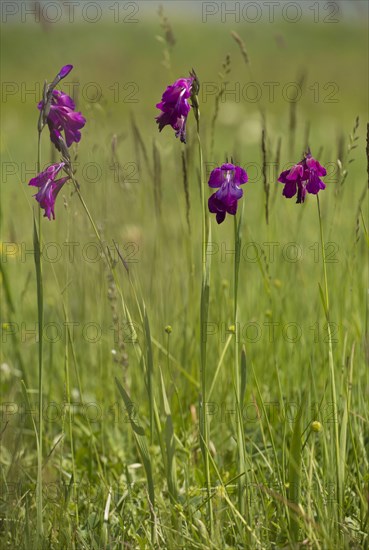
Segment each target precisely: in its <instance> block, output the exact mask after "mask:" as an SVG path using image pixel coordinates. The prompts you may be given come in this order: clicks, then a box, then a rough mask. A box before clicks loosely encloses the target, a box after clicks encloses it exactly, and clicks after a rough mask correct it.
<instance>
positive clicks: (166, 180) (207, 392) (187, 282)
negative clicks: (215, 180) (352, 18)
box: [0, 22, 369, 550]
mask: <svg viewBox="0 0 369 550" xmlns="http://www.w3.org/2000/svg"><path fill="white" fill-rule="evenodd" d="M127 27H128V28H124V34H122V31H121V29H118V28H116V27H114V28H113V27H108V26H106V27H105V26H103V25H101V26H100V27H99V35H100V37H101V42H100V40H99V42H98V41H96V37H95V35H94V32H93V29H91V27H88V26H81V27H80V28H78V30H76V28H74V29H73V31H72V30H71V29H69V28H68V27H65V26H64V27H63V26H60V27H55V28H54V29H53V30H52V31H50V32H49V33H44V32H43V31H42V30H41V29H40V28H39V27H37V26H25V25H23V26H22V27H21V28H20V27H17V26H14V27H9V28H5V29H4V32H3V36H2V44H3V45H4V46H5V47H6V51H7V52H8V54H7V57H6V58H4V62H3V64H2V65H3V79H4V80H6V81H9V82H13V81H14V82H16V83H18V84H19V85H20V84H21V83H22V82H25V83H26V84H27V85H28V86H30V87H31V86H32V83H34V82H37V83H41V84H40V85H41V88H42V82H43V80H44V79H45V78H47V79H51V78H52V77H53V75H54V73H55V69H59V67H60V66H61V65H63V64H64V63H69V62H72V63H73V64H74V66H75V69H74V73H73V74H74V75H75V78H77V77H78V79H79V80H80V83H81V85H82V86H83V85H86V83H89V82H90V83H91V82H94V83H98V84H99V85H100V86H101V88H102V91H103V95H102V97H101V98H100V99H99V101H96V102H95V101H89V100H88V98H86V95H83V94H80V96H79V98H78V108H79V109H80V110H81V111H82V112H83V114H84V115H85V116H86V118H87V121H88V122H87V124H86V127H85V128H84V129H83V139H82V141H81V143H80V145H79V146H78V148H72V158H74V161H75V162H74V166H75V169H76V180H77V181H78V183H79V184H80V187H79V188H78V187H77V186H73V185H72V184H68V185H67V186H65V187H64V188H63V191H62V193H61V194H60V196H59V198H58V201H57V205H56V221H55V222H49V221H48V220H45V219H42V220H41V223H40V226H41V227H42V235H41V239H40V233H39V232H38V231H37V227H38V226H37V223H35V230H34V222H33V213H34V216H35V217H36V221H37V216H38V212H37V209H36V204H35V201H34V199H32V196H31V195H32V193H31V190H30V189H29V188H28V187H27V185H26V184H27V182H28V180H29V179H30V178H31V177H33V176H34V175H35V173H36V171H37V110H36V108H35V104H36V102H37V100H38V99H39V98H37V99H35V98H34V97H33V95H32V93H31V94H30V95H28V96H25V101H22V98H21V96H20V94H14V95H10V96H9V97H8V98H7V100H6V102H5V101H4V103H3V105H2V107H3V111H4V117H3V128H2V143H1V151H2V156H3V163H2V166H3V185H2V197H1V198H2V201H1V241H2V265H1V289H2V319H1V322H2V349H1V364H2V366H1V369H2V376H1V388H2V413H3V414H2V428H1V474H2V479H1V485H2V501H1V533H0V536H1V545H2V547H4V548H15V547H19V548H25V549H29V548H89V549H91V548H111V549H113V548H186V549H187V548H194V549H195V548H198V549H202V548H203V549H205V548H299V547H301V548H303V547H305V546H308V547H311V548H317V549H327V550H331V549H334V548H351V549H352V548H368V544H369V543H368V536H367V531H368V523H369V521H368V494H369V489H368V460H369V438H368V422H369V415H368V407H367V405H365V403H367V400H368V387H369V386H368V368H367V360H368V293H367V292H368V248H369V246H368V245H369V236H368V223H367V217H368V203H367V185H368V181H367V174H366V166H367V156H366V152H365V147H366V132H367V129H366V120H365V112H366V111H365V109H366V103H365V101H366V98H367V88H366V87H365V86H364V85H363V81H362V75H363V74H365V71H366V70H367V68H366V67H365V58H364V56H363V55H362V52H363V51H364V47H365V28H364V27H362V26H360V25H358V26H356V27H355V26H354V25H349V24H348V23H345V24H344V23H342V24H340V25H338V26H335V25H333V26H332V27H331V28H327V27H325V28H324V32H323V30H322V28H320V27H319V26H318V25H317V26H313V25H312V26H310V27H309V26H306V27H301V26H297V25H290V26H288V25H283V24H281V25H280V26H279V27H278V29H277V30H278V32H279V33H281V34H282V35H283V36H284V38H285V41H286V45H285V47H281V48H277V47H276V42H275V37H273V35H272V34H271V33H269V32H268V27H267V26H265V27H262V26H261V27H258V29H256V28H253V27H250V29H249V31H248V33H247V37H246V36H245V32H242V29H238V28H237V32H238V33H239V35H240V36H242V38H243V39H244V40H245V43H246V49H247V54H248V55H249V57H250V61H251V66H252V78H253V80H255V81H256V82H260V83H263V82H271V81H277V82H280V83H281V87H283V85H284V84H285V83H288V82H292V81H293V82H295V81H298V80H299V79H300V81H301V85H302V87H303V90H304V93H303V97H302V98H301V101H298V102H297V103H296V104H295V107H294V108H293V109H295V110H294V111H293V112H292V113H291V103H289V102H287V101H285V99H283V97H282V95H281V94H277V97H276V100H275V101H273V102H269V101H268V100H267V99H266V97H267V96H266V95H265V94H264V93H263V97H262V98H261V100H260V102H258V103H253V102H247V101H245V100H244V99H242V98H241V101H239V102H237V101H233V100H232V98H229V99H227V98H226V101H225V102H224V103H223V101H221V100H219V101H218V106H217V100H216V97H217V94H216V93H215V94H208V95H207V96H206V95H205V96H204V95H202V94H203V91H202V90H204V88H205V89H206V83H210V84H212V85H214V84H215V83H218V82H221V81H224V80H227V81H229V82H230V83H233V84H234V83H235V82H240V83H241V86H242V85H244V84H246V83H247V82H249V81H250V74H249V72H248V67H247V66H246V65H245V59H244V58H243V57H242V53H241V52H240V51H239V48H238V46H237V44H236V43H235V42H234V39H233V38H232V36H231V34H230V31H231V30H233V28H232V27H231V26H229V25H222V26H211V25H207V26H204V25H201V24H200V25H199V24H194V25H193V26H192V27H191V33H190V34H191V36H190V39H189V37H188V32H189V31H188V25H186V24H184V23H182V24H180V23H179V22H178V23H177V25H175V36H176V40H177V43H176V45H175V47H174V48H172V49H170V50H168V51H169V53H168V54H167V55H166V57H165V59H166V67H164V66H163V65H162V64H161V61H162V59H163V48H164V46H163V43H162V42H159V41H157V40H156V39H155V35H156V34H160V32H161V31H160V27H159V25H155V24H154V23H152V22H151V23H149V22H147V23H145V24H141V25H137V26H134V27H129V26H127ZM301 35H303V36H305V37H307V40H306V41H303V42H302V41H301ZM343 35H344V36H345V41H343V40H342V36H343ZM55 44H58V46H55ZM60 44H62V46H60ZM169 54H170V55H169ZM227 54H229V56H230V57H229V59H230V61H229V60H228V61H225V60H226V59H227ZM168 56H169V57H168ZM92 59H93V64H92V63H91V60H92ZM353 59H354V62H352V60H353ZM338 60H339V61H338ZM168 63H169V64H170V68H168ZM192 67H194V68H195V70H196V72H197V74H198V76H199V79H200V83H201V89H200V93H199V103H200V111H201V124H200V133H199V136H200V144H201V147H200V149H201V155H200V154H199V150H198V145H199V140H198V137H197V135H196V122H195V119H194V117H193V116H192V112H191V113H190V117H189V120H188V143H187V145H186V146H182V145H181V144H180V143H179V141H178V140H175V138H174V136H173V133H172V132H171V131H170V130H169V129H168V128H166V129H165V130H163V132H162V134H160V135H159V134H158V133H157V128H156V125H155V121H154V118H153V117H154V116H155V115H156V114H157V113H156V110H155V103H157V102H158V101H159V100H160V97H161V94H162V92H163V90H164V89H165V86H166V85H167V84H169V83H170V82H172V81H173V80H175V79H176V78H178V77H180V76H186V75H187V74H188V71H189V70H190V69H191V68H192ZM225 68H226V69H225ZM228 68H229V72H228ZM219 71H220V72H221V73H222V71H223V73H222V74H221V75H220V76H219V75H218V73H219ZM71 76H72V75H71ZM69 80H70V81H73V79H69ZM66 81H68V79H66ZM117 82H118V83H119V86H121V91H122V93H123V96H122V97H126V93H127V92H131V91H132V90H133V91H134V94H135V96H134V97H135V98H137V99H138V102H137V103H127V101H124V100H121V101H114V98H113V94H114V93H115V92H114V89H117V88H116V84H115V83H117ZM316 82H318V83H319V85H320V86H321V87H323V86H324V85H325V84H326V83H329V82H334V83H337V84H338V87H339V92H338V95H337V98H338V102H337V103H326V102H324V98H325V97H326V92H327V90H324V89H323V92H322V90H320V93H321V94H322V93H323V96H322V95H320V99H319V101H317V102H315V101H314V98H313V95H312V94H313V93H314V92H313V91H312V90H309V86H313V85H314V83H316ZM127 83H134V84H136V87H133V88H126V89H125V88H123V87H124V85H125V84H127ZM61 88H62V89H63V86H61ZM111 88H112V89H111ZM91 89H92V88H91ZM208 90H209V88H208ZM218 90H219V89H218ZM353 90H354V93H353ZM328 91H330V90H328ZM322 98H323V99H322ZM217 110H218V112H217ZM215 112H217V114H216V117H214V113H215ZM357 116H359V122H358V126H357V124H356V123H355V120H356V117H357ZM291 120H292V126H291ZM212 121H214V123H212ZM212 128H214V135H212ZM291 132H293V139H291ZM46 133H47V132H44V134H43V136H42V159H41V161H40V162H41V165H45V164H46V163H48V162H49V161H50V160H52V159H55V157H54V156H53V155H55V152H54V151H53V150H52V148H51V147H50V145H49V142H48V136H47V135H46ZM306 141H308V144H309V145H310V147H311V148H312V152H313V154H314V156H315V157H316V158H318V159H319V161H320V162H321V163H322V164H323V165H328V166H329V169H328V172H329V173H328V176H327V178H325V181H326V184H327V188H326V190H324V191H323V192H321V193H320V195H319V202H318V204H317V201H316V200H315V197H311V196H310V197H308V199H307V200H306V202H305V203H304V204H303V205H295V204H294V201H293V200H292V201H287V200H285V199H284V198H283V197H282V189H283V187H282V185H281V184H278V183H276V179H277V178H276V177H277V173H278V167H280V168H281V169H282V167H283V166H285V165H286V163H288V162H289V163H294V162H297V161H298V160H300V158H301V156H302V153H303V151H304V149H305V147H306ZM210 151H211V153H210ZM278 151H279V152H278ZM201 156H203V158H200V157H201ZM231 157H232V158H233V159H234V161H235V162H237V164H240V165H241V166H246V167H247V169H248V172H249V176H251V178H250V181H249V182H248V183H247V184H246V185H245V186H244V197H243V199H242V204H241V205H240V208H239V212H238V216H237V217H235V219H234V220H232V219H231V218H230V216H227V218H226V221H225V222H224V223H223V224H221V225H220V226H218V225H217V224H216V223H215V220H214V219H213V216H211V217H210V218H208V214H207V210H206V208H204V205H205V204H206V201H207V198H208V195H209V194H210V193H208V188H207V179H208V176H209V172H210V170H211V169H212V168H214V167H215V166H218V165H220V164H222V163H223V162H225V160H226V158H228V159H229V160H230V159H231ZM278 157H279V160H278ZM276 158H277V161H276ZM338 160H339V162H337V161H338ZM251 162H254V165H251V164H249V166H248V163H251ZM271 162H273V163H274V165H273V169H271V168H270V163H271ZM277 164H278V165H279V166H278V167H277V166H276V165H277ZM96 170H97V171H96ZM345 171H347V174H345ZM266 212H268V223H266ZM210 230H211V234H209V231H210ZM38 242H40V248H41V257H40V262H36V266H37V270H36V272H35V264H34V251H35V250H36V254H35V257H36V259H37V258H38V256H37V248H38ZM322 243H323V244H322ZM41 263H42V284H41ZM35 273H37V276H36V275H35ZM37 288H38V292H37ZM37 295H38V296H39V299H38V301H37ZM42 297H43V300H42V299H41V298H42ZM38 310H39V313H38ZM41 311H42V313H40V312H41ZM40 316H41V317H43V318H42V325H43V330H42V338H41V339H40V338H37V333H38V330H41V328H42V326H41V325H40V323H39V322H38V321H39V320H40ZM41 348H42V356H41V359H42V363H41V360H40V352H41ZM41 364H42V390H43V391H42V393H40V391H39V390H40V387H41V386H40V385H39V381H40V379H41V376H40V375H39V373H40V371H39V369H40V365H41ZM39 408H41V409H42V415H41V419H42V422H41V425H40V418H39V417H38V412H37V411H38V409H39ZM40 434H41V436H42V437H41V439H40V437H39V436H40ZM41 454H42V456H41V457H40V455H41ZM40 458H41V460H40ZM40 469H41V472H40ZM38 479H42V486H40V484H38V483H37V480H38ZM37 489H38V490H39V493H38V498H36V493H37ZM40 489H42V498H41V492H40ZM40 508H41V509H40ZM40 518H41V520H42V526H40V525H38V527H37V520H38V521H39V522H40ZM41 527H42V528H41ZM37 530H38V533H39V535H40V534H41V531H42V536H41V538H40V537H39V538H38V539H37V537H36V531H37Z"/></svg>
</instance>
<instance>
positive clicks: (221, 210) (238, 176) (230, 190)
mask: <svg viewBox="0 0 369 550" xmlns="http://www.w3.org/2000/svg"><path fill="white" fill-rule="evenodd" d="M247 180H248V176H247V174H246V172H245V170H243V168H241V167H240V166H235V165H234V164H230V163H227V164H222V166H221V167H220V168H215V170H213V171H212V172H211V174H210V178H209V182H208V185H209V187H219V188H220V189H219V190H218V191H216V193H214V194H213V195H211V197H209V201H208V206H209V210H210V212H212V213H213V214H216V219H217V222H218V223H222V222H223V221H224V219H225V217H226V214H227V213H228V214H231V215H232V216H234V215H235V214H236V212H237V204H238V201H239V200H240V198H241V197H242V195H243V191H242V189H240V188H239V185H243V184H244V183H246V182H247Z"/></svg>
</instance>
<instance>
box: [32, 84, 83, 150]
mask: <svg viewBox="0 0 369 550" xmlns="http://www.w3.org/2000/svg"><path fill="white" fill-rule="evenodd" d="M37 107H38V109H39V110H40V111H41V110H42V109H43V107H44V102H43V101H40V103H39V104H38V106H37ZM75 107H76V106H75V104H74V101H73V99H72V98H71V97H69V95H67V94H65V93H64V92H62V91H60V90H53V91H52V94H51V101H50V107H49V112H48V113H47V117H46V120H47V124H48V126H49V130H50V139H51V141H52V142H53V143H54V145H55V146H56V148H57V149H59V150H60V147H59V143H58V140H57V139H55V132H54V130H57V132H59V133H60V132H61V131H64V135H65V142H66V144H67V147H70V146H71V145H72V143H73V142H76V143H78V142H79V141H80V139H81V132H80V129H81V128H83V127H84V125H85V124H86V119H85V118H84V117H83V116H82V114H81V113H77V112H75V110H74V109H75Z"/></svg>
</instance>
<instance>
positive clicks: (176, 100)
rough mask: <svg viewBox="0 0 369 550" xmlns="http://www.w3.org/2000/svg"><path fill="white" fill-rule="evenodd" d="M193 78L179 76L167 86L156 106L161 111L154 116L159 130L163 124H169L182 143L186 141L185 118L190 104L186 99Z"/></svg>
mask: <svg viewBox="0 0 369 550" xmlns="http://www.w3.org/2000/svg"><path fill="white" fill-rule="evenodd" d="M193 80H194V78H193V77H192V76H191V77H190V78H180V79H179V80H176V81H175V82H174V84H172V85H171V86H168V87H167V89H166V90H165V92H164V93H163V96H162V98H161V102H160V103H157V105H156V107H157V108H158V109H160V110H161V111H163V112H162V113H161V115H159V116H157V117H156V122H157V123H158V125H159V131H160V132H161V131H162V129H163V128H164V126H167V125H169V126H171V127H172V128H173V130H175V132H176V137H178V136H179V138H180V140H181V142H182V143H186V120H187V116H188V113H189V112H190V110H191V106H190V104H189V102H188V99H189V98H190V97H191V93H192V83H193Z"/></svg>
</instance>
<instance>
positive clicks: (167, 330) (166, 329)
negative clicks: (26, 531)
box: [164, 325, 172, 334]
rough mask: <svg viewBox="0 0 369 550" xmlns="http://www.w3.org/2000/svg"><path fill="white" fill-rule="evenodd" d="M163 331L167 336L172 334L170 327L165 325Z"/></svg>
mask: <svg viewBox="0 0 369 550" xmlns="http://www.w3.org/2000/svg"><path fill="white" fill-rule="evenodd" d="M164 330H165V332H166V333H167V334H170V333H171V332H172V327H171V326H170V325H167V326H166V327H165V329H164Z"/></svg>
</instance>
